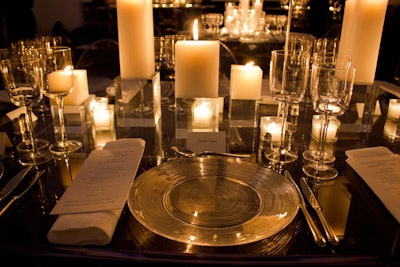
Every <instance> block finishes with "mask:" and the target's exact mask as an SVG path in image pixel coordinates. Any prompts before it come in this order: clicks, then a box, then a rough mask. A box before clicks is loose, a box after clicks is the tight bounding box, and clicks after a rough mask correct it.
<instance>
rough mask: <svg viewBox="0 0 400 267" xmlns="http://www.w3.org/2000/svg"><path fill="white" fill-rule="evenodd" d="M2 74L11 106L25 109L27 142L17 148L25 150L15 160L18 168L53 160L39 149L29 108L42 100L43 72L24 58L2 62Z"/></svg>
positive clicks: (37, 61)
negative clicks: (17, 162) (18, 163)
mask: <svg viewBox="0 0 400 267" xmlns="http://www.w3.org/2000/svg"><path fill="white" fill-rule="evenodd" d="M1 72H2V76H3V81H4V85H5V87H6V89H7V92H8V95H9V97H10V100H11V102H12V103H13V104H15V105H16V106H20V107H21V106H24V107H25V108H26V117H27V120H26V122H27V125H26V127H27V130H28V136H27V137H28V138H29V139H28V140H25V141H24V142H23V143H22V144H19V145H18V147H19V148H23V149H24V153H21V154H20V156H19V159H18V160H19V162H20V164H21V165H39V164H43V163H46V162H48V161H49V160H50V159H52V156H51V154H50V153H49V151H48V150H46V149H43V150H40V149H39V146H41V147H42V145H41V144H39V143H38V139H36V137H35V133H34V128H33V119H32V114H33V111H32V107H33V105H34V104H36V103H38V102H39V101H40V100H41V98H42V94H41V92H42V89H43V86H44V85H43V81H44V77H43V69H42V67H41V64H40V62H39V60H37V59H30V58H29V57H25V56H24V55H16V56H12V57H11V59H6V60H2V61H1ZM45 147H46V146H45Z"/></svg>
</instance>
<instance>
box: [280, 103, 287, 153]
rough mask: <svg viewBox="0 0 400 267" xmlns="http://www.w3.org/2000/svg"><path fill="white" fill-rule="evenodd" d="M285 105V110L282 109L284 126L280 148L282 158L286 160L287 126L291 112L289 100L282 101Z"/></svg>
mask: <svg viewBox="0 0 400 267" xmlns="http://www.w3.org/2000/svg"><path fill="white" fill-rule="evenodd" d="M281 104H282V105H283V112H282V111H281V114H282V128H281V144H280V148H279V155H280V160H281V161H285V155H286V152H287V151H286V145H285V144H286V128H287V117H288V113H289V105H288V103H287V102H281Z"/></svg>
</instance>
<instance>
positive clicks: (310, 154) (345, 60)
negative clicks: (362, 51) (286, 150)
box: [302, 38, 351, 164]
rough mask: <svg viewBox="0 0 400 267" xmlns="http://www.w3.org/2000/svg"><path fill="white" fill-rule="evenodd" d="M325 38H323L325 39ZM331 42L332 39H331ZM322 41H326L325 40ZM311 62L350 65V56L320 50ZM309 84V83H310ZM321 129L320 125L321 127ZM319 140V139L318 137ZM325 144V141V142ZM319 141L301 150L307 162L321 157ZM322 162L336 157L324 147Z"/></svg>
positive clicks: (332, 161)
mask: <svg viewBox="0 0 400 267" xmlns="http://www.w3.org/2000/svg"><path fill="white" fill-rule="evenodd" d="M325 39H326V38H323V40H325ZM332 42H333V41H332ZM324 43H327V41H325V42H324ZM331 47H334V46H331ZM312 63H327V64H338V65H343V64H344V65H351V56H350V55H347V54H342V53H337V52H335V51H332V50H325V49H324V50H322V51H319V52H314V54H313V57H312ZM310 84H311V83H310ZM327 127H328V125H327ZM321 129H322V127H321ZM320 140H321V139H320ZM325 145H326V143H325ZM320 146H321V141H319V146H318V149H307V150H305V151H304V152H303V154H302V156H303V159H304V160H306V161H308V162H317V161H318V160H319V159H320V157H321V154H320V153H321V151H322V150H321V148H320ZM323 151H324V155H323V162H324V163H325V164H332V163H334V162H335V160H336V158H335V155H334V154H333V153H329V152H327V151H326V148H324V150H323Z"/></svg>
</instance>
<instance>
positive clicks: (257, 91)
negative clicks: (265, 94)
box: [230, 63, 263, 99]
mask: <svg viewBox="0 0 400 267" xmlns="http://www.w3.org/2000/svg"><path fill="white" fill-rule="evenodd" d="M262 76H263V72H262V70H261V68H260V67H259V66H254V65H253V64H252V63H249V64H246V65H231V81H230V88H231V98H232V99H260V98H261V84H262Z"/></svg>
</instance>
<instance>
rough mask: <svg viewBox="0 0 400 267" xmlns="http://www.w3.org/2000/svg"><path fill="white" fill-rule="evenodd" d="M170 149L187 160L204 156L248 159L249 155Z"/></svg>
mask: <svg viewBox="0 0 400 267" xmlns="http://www.w3.org/2000/svg"><path fill="white" fill-rule="evenodd" d="M171 149H172V150H173V151H175V152H176V153H178V154H179V155H182V156H184V157H187V158H195V157H200V156H206V155H215V156H226V157H235V158H249V157H250V155H247V154H233V153H224V152H213V151H202V152H198V153H195V152H191V151H187V152H186V151H181V150H179V148H178V147H177V146H172V147H171Z"/></svg>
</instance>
